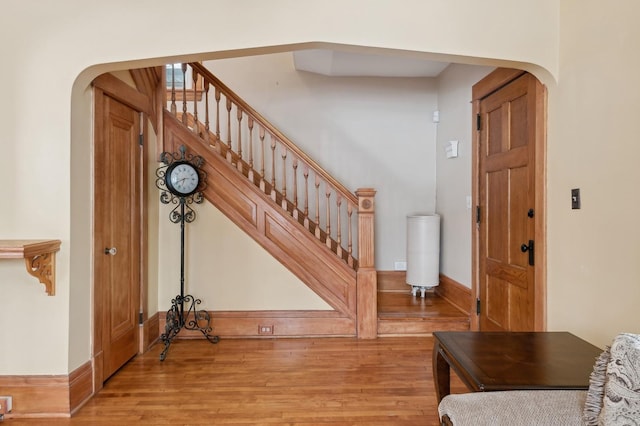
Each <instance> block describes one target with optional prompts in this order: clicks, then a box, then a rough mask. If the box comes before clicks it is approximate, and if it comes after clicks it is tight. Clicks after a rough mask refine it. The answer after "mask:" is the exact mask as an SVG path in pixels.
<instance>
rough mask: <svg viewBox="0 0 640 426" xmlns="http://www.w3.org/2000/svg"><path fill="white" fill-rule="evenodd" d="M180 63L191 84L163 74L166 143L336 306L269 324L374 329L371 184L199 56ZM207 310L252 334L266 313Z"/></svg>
mask: <svg viewBox="0 0 640 426" xmlns="http://www.w3.org/2000/svg"><path fill="white" fill-rule="evenodd" d="M183 72H184V75H191V78H193V82H194V84H193V88H192V89H186V88H184V87H183V88H181V89H178V90H176V89H175V81H174V80H173V79H170V80H169V81H168V83H169V85H170V86H171V87H172V89H171V99H170V100H168V102H167V104H168V108H167V109H165V110H164V111H163V141H164V142H163V143H164V151H169V152H175V151H177V149H178V147H179V146H180V145H184V146H185V147H186V148H187V151H188V152H189V153H190V154H192V155H200V156H202V157H203V159H204V161H205V163H204V167H203V168H204V171H205V172H206V174H207V185H206V188H205V189H204V191H203V194H204V196H205V198H206V199H207V200H208V201H209V202H211V203H212V204H213V205H215V206H216V207H217V208H218V209H219V210H220V211H221V212H222V213H224V214H225V215H226V216H227V217H228V218H229V219H230V220H231V221H233V222H234V223H235V224H236V225H237V226H239V227H240V228H241V229H242V230H244V232H246V233H247V234H248V235H249V236H251V237H252V238H253V239H254V240H255V241H256V242H258V243H259V244H260V245H261V246H262V247H264V248H265V249H266V250H267V251H268V252H269V253H271V255H273V256H274V257H275V258H276V259H278V260H279V261H280V262H281V263H282V264H283V265H284V266H285V267H287V268H288V269H289V270H290V271H291V272H292V273H293V274H295V275H296V276H297V277H298V278H299V279H300V280H301V281H302V282H304V283H305V284H306V285H307V286H308V287H309V288H310V289H311V290H313V291H314V292H315V293H316V294H318V295H319V296H320V297H321V298H322V299H323V300H325V301H326V302H327V303H328V304H329V305H330V306H331V307H332V308H333V309H334V311H333V312H320V313H318V312H315V313H314V312H308V313H297V314H295V315H294V314H293V313H286V314H282V315H281V317H285V318H280V320H279V321H280V322H281V323H280V325H279V326H273V323H274V322H275V323H277V322H278V319H276V318H271V319H270V321H271V324H270V325H271V326H272V327H271V330H273V334H274V335H290V336H293V335H296V336H299V335H305V336H307V335H341V336H344V335H346V336H349V335H357V336H358V337H360V338H375V337H376V336H377V305H376V303H377V302H376V300H377V297H376V292H377V285H376V271H375V267H374V243H373V236H374V234H373V223H374V196H375V191H374V190H372V189H369V188H365V189H359V190H358V191H356V192H355V193H352V192H350V191H349V190H347V189H346V188H345V187H344V186H343V185H342V184H341V183H339V182H337V181H336V180H335V179H334V178H333V177H332V176H330V175H329V174H328V173H327V172H326V171H325V170H324V169H322V168H321V167H320V166H319V165H318V164H317V163H316V162H315V161H313V160H312V159H311V158H309V157H308V156H307V155H306V154H305V153H304V152H302V151H301V150H300V149H299V148H298V147H297V146H296V145H295V144H294V143H293V142H291V141H290V140H289V139H288V138H287V137H286V136H284V135H283V134H282V133H281V132H280V131H279V130H277V129H276V128H275V127H274V126H272V125H271V124H270V123H269V122H268V121H267V120H265V119H264V118H263V117H262V116H261V115H260V114H258V113H257V112H256V111H255V110H253V108H251V107H250V106H249V105H248V104H247V103H246V102H244V101H243V100H242V99H240V98H239V97H238V96H237V95H236V94H235V93H233V92H232V91H231V90H230V89H229V88H228V87H226V86H225V85H224V84H223V83H222V82H221V81H219V80H218V79H217V78H216V77H215V76H213V75H212V74H211V73H210V72H209V71H208V70H207V69H206V68H204V67H203V66H202V65H201V64H198V63H193V64H188V65H187V64H183ZM185 86H186V85H185ZM190 91H192V92H190ZM212 315H213V317H214V320H215V322H216V333H217V334H218V333H219V334H221V335H222V336H224V335H225V333H224V330H226V329H229V330H231V329H232V328H233V327H235V329H234V330H233V331H229V332H228V333H227V335H230V336H233V335H246V330H245V331H243V330H239V329H238V327H239V326H238V325H237V324H238V323H239V324H240V327H242V325H243V324H244V325H245V326H246V328H247V329H250V330H254V331H253V333H254V334H255V331H256V330H258V327H257V326H256V325H258V324H259V323H260V321H262V323H264V321H265V319H264V316H262V317H261V318H257V319H247V318H245V319H243V320H242V321H239V319H238V318H237V316H236V317H234V315H233V314H229V315H227V316H226V317H225V315H216V313H215V312H214V313H212ZM293 317H295V318H296V320H293V319H292V318H293ZM225 321H226V322H225ZM243 321H244V322H243ZM268 321H269V320H268ZM227 323H228V324H227ZM232 323H233V324H235V325H232ZM292 324H294V326H292ZM295 324H298V326H295ZM319 324H322V325H319Z"/></svg>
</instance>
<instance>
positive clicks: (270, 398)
mask: <svg viewBox="0 0 640 426" xmlns="http://www.w3.org/2000/svg"><path fill="white" fill-rule="evenodd" d="M432 347H433V338H432V337H421V336H416V337H387V338H379V339H375V340H358V339H355V338H322V339H242V340H231V339H228V340H221V341H220V342H219V343H218V344H215V345H214V344H211V343H208V342H207V341H204V340H176V341H174V342H173V344H172V345H171V348H170V349H169V353H168V356H167V359H166V360H165V361H164V362H160V361H159V359H158V355H159V353H160V351H161V349H162V346H161V345H155V346H154V347H153V348H152V349H151V350H150V351H149V352H147V353H146V354H144V355H140V356H138V357H136V358H134V359H133V360H132V361H131V362H129V363H128V364H127V365H125V366H124V367H123V368H122V369H121V370H120V371H119V372H118V373H117V374H116V375H115V376H114V377H112V378H111V379H110V380H109V381H108V382H107V383H106V384H105V387H104V388H103V389H102V390H101V391H100V392H99V393H98V394H97V395H96V396H94V397H93V398H92V399H91V400H90V401H89V402H87V404H86V405H85V406H84V407H82V408H81V409H80V410H79V411H78V413H77V414H75V415H74V416H73V417H72V418H71V419H11V418H9V419H6V420H5V422H4V424H6V425H7V426H14V425H16V426H17V425H47V426H55V425H101V424H104V425H107V424H108V425H134V424H135V425H168V424H172V425H212V424H235V425H319V424H321V425H374V426H375V425H437V424H438V416H437V409H436V397H435V389H434V384H433V377H432V368H431V357H432ZM452 376H454V381H453V383H452V392H453V393H455V392H464V391H465V390H464V389H465V388H464V385H463V384H462V383H461V382H460V381H459V379H457V378H456V377H455V375H454V374H453V373H452Z"/></svg>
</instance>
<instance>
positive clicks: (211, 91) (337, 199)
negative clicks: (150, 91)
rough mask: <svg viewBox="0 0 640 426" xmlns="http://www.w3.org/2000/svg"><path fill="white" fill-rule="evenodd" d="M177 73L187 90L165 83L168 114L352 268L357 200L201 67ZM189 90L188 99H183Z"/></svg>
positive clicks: (189, 65)
mask: <svg viewBox="0 0 640 426" xmlns="http://www.w3.org/2000/svg"><path fill="white" fill-rule="evenodd" d="M187 66H188V67H189V68H190V72H188V69H187ZM183 73H184V74H185V75H189V74H190V75H191V77H190V78H192V79H193V81H194V84H193V88H191V89H187V88H186V84H185V85H184V86H183V87H182V88H181V89H175V83H174V81H173V80H170V81H169V82H168V84H169V85H170V86H171V87H172V89H171V91H170V93H171V99H170V100H169V109H170V111H171V112H172V114H173V115H175V116H176V117H178V118H179V119H180V120H182V122H183V123H184V124H185V125H187V126H189V127H190V128H191V129H192V130H193V131H194V132H195V133H197V134H198V135H199V136H200V137H201V138H202V139H203V141H204V142H206V143H208V144H209V145H210V146H211V147H213V148H214V149H215V150H216V151H217V152H218V153H220V154H221V155H223V156H224V157H225V158H226V159H227V161H229V162H230V163H232V164H233V165H234V166H235V167H236V168H237V169H238V171H240V172H241V173H243V174H244V175H245V176H246V177H247V178H248V179H249V180H250V181H253V182H254V183H255V184H256V185H258V186H259V187H260V189H261V190H262V191H263V192H264V193H265V194H267V195H269V196H270V197H271V199H272V200H273V201H274V202H276V203H278V204H279V205H281V207H282V208H283V209H284V210H286V211H287V212H288V213H289V214H291V215H292V216H293V217H294V218H295V219H297V220H299V221H300V222H301V224H303V226H304V227H305V228H306V229H308V230H309V231H310V232H312V233H313V234H314V235H315V236H316V238H318V239H319V240H321V241H322V242H323V243H325V244H326V246H327V247H328V248H329V249H330V250H331V251H333V252H334V253H335V254H336V255H337V256H338V257H341V258H344V259H345V261H346V262H347V264H349V265H350V266H352V267H353V268H354V269H357V256H358V250H359V248H358V237H357V235H358V223H357V219H356V218H357V215H358V210H359V203H358V198H357V196H356V195H355V194H353V193H352V192H350V191H349V190H348V189H347V188H345V187H344V186H343V185H342V184H341V183H340V182H338V181H337V180H336V179H335V178H333V177H332V176H331V175H330V174H329V173H327V172H326V171H325V170H324V169H323V168H322V167H320V165H318V164H317V163H316V162H315V161H314V160H313V159H311V158H310V157H309V156H308V155H306V154H305V153H304V152H303V151H302V150H300V148H298V147H297V146H296V145H295V144H294V143H293V142H292V141H291V140H289V138H287V137H286V136H285V135H284V134H282V132H280V131H279V130H278V129H276V128H275V126H273V125H272V124H271V123H269V122H268V121H267V120H266V119H265V118H264V117H262V116H261V115H260V114H259V113H258V112H257V111H255V110H254V109H253V108H252V107H251V106H250V105H248V104H247V103H246V102H245V101H244V100H242V99H241V98H240V97H239V96H238V95H236V94H235V93H234V92H233V91H232V90H231V89H229V88H228V87H227V86H226V85H225V84H224V83H222V82H221V81H220V80H219V79H218V78H216V77H215V76H214V75H213V74H211V72H210V71H209V70H207V69H206V68H205V67H204V66H203V65H202V64H199V63H192V64H183ZM198 79H202V83H201V87H202V88H203V89H202V90H203V93H202V95H201V98H202V100H201V101H200V102H198V101H197V99H198V96H196V95H195V92H196V91H197V90H198V85H197V84H196V82H197V81H198ZM189 90H191V91H193V92H194V96H192V97H189V96H187V93H188V91H189ZM179 92H182V96H181V99H182V100H181V101H178V102H176V93H179ZM188 98H190V99H192V100H188ZM179 104H182V105H179ZM178 106H180V109H181V111H180V112H179V111H178ZM196 123H197V124H196ZM354 215H355V216H356V217H354Z"/></svg>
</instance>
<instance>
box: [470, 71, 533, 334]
mask: <svg viewBox="0 0 640 426" xmlns="http://www.w3.org/2000/svg"><path fill="white" fill-rule="evenodd" d="M535 84H536V81H535V79H534V78H533V77H532V76H530V75H528V74H524V75H522V76H520V77H519V78H517V79H516V80H514V81H512V82H511V83H509V84H507V85H506V86H504V87H502V88H501V89H499V90H497V91H495V92H494V93H492V94H490V95H489V96H487V97H485V98H483V99H481V100H480V104H479V113H480V119H481V128H480V134H479V149H478V153H479V158H478V161H479V179H480V181H479V190H478V194H479V206H480V211H481V212H482V217H481V221H480V224H479V283H478V284H479V298H480V318H479V326H480V329H481V330H508V331H516V330H533V329H534V310H535V309H534V308H535V269H534V267H533V266H532V265H529V255H528V253H526V252H523V251H522V249H521V246H522V244H528V242H529V240H534V239H535V221H534V220H533V219H532V217H529V215H528V212H529V209H533V208H534V205H535V185H534V183H535V176H534V170H535V131H534V129H535V118H536V117H535V114H533V115H532V114H531V112H535V105H536V96H535V94H536V91H535V90H534V88H535Z"/></svg>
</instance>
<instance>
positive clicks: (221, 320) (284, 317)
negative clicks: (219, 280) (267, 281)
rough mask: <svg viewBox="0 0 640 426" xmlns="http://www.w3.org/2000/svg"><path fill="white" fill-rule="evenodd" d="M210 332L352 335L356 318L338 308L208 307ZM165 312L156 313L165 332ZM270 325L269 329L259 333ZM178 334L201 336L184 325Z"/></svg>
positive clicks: (248, 335) (224, 335) (225, 335)
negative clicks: (219, 309) (337, 309)
mask: <svg viewBox="0 0 640 426" xmlns="http://www.w3.org/2000/svg"><path fill="white" fill-rule="evenodd" d="M209 315H210V316H211V326H212V327H213V331H212V333H211V334H213V335H216V336H220V338H221V339H222V338H251V337H261V338H272V337H320V336H322V337H343V336H355V328H356V327H355V319H354V318H349V317H346V316H344V315H342V314H341V313H339V312H337V311H309V310H304V311H209ZM165 318H166V312H161V313H160V315H159V329H160V332H161V333H164V329H165V324H166V320H165ZM263 326H270V327H271V330H272V331H273V332H272V333H267V334H264V333H261V332H260V329H261V328H262V327H263ZM178 338H204V336H203V335H202V333H201V332H199V331H189V330H186V329H183V330H181V331H180V333H179V334H178Z"/></svg>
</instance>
